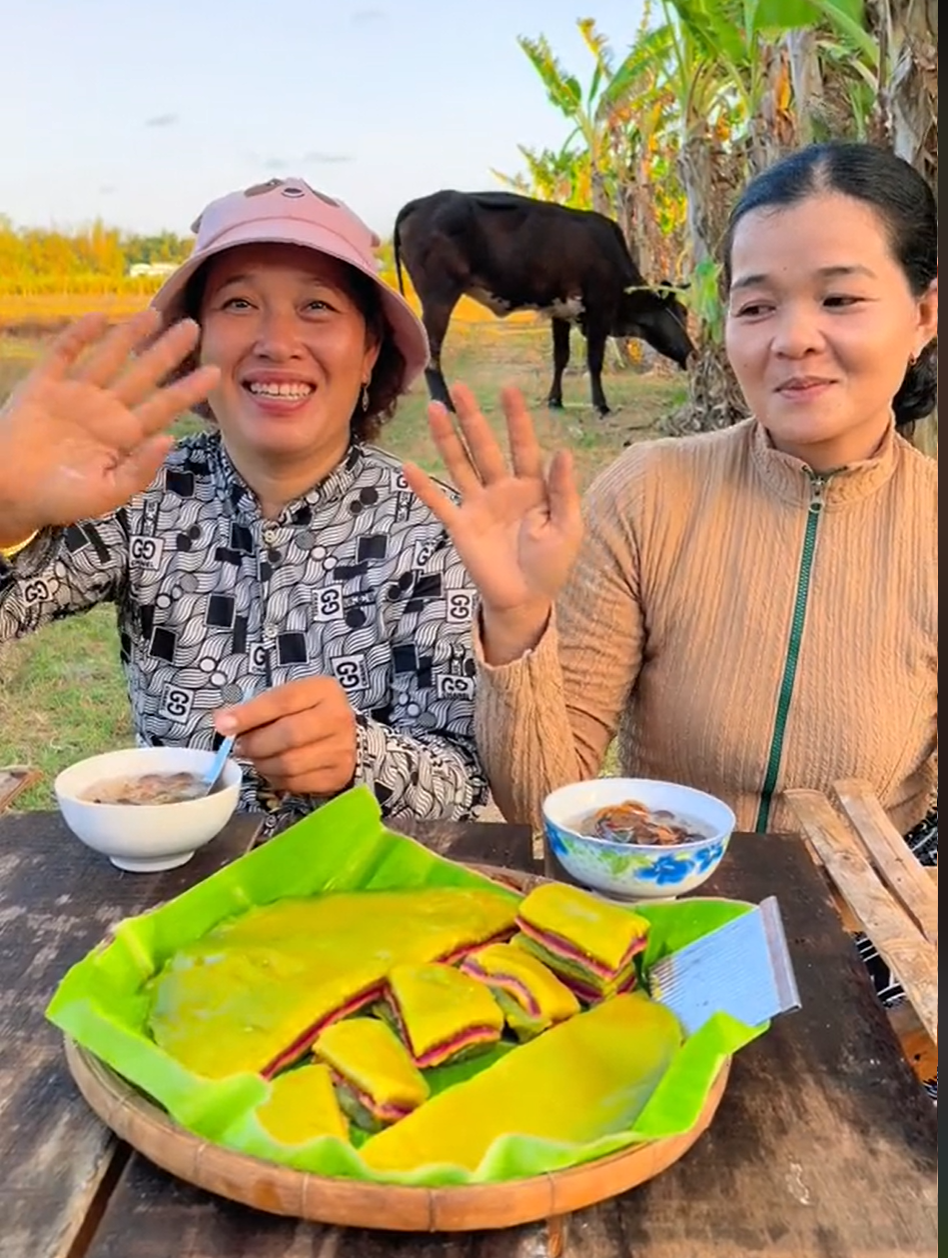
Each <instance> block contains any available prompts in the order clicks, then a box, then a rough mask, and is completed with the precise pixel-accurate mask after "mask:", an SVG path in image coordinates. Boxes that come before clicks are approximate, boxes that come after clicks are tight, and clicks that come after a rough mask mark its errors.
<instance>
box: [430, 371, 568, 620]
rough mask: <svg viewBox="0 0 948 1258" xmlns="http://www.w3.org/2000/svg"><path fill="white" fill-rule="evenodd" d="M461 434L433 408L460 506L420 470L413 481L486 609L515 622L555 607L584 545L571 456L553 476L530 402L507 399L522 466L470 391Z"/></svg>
mask: <svg viewBox="0 0 948 1258" xmlns="http://www.w3.org/2000/svg"><path fill="white" fill-rule="evenodd" d="M452 396H453V399H454V404H455V406H456V408H457V412H456V413H457V425H458V426H457V427H455V423H454V420H453V418H452V416H450V415H449V414H448V412H447V410H446V409H445V408H444V407H443V406H441V405H440V404H438V403H432V405H431V406H430V407H429V410H428V415H429V422H430V426H431V433H432V436H433V438H434V441H435V444H436V445H437V447H438V450H439V452H440V454H441V457H442V459H443V460H444V464H445V467H446V469H447V471H448V473H449V475H450V477H451V479H452V481H453V482H454V485H455V486H456V487H457V489H458V491H459V493H460V495H461V502H460V505H456V504H455V503H454V502H452V501H450V499H448V498H447V497H446V496H445V494H444V493H443V492H442V490H441V489H440V488H439V487H438V486H437V485H436V484H435V482H434V481H433V480H432V479H431V478H430V477H429V476H427V475H425V473H424V472H423V471H421V469H420V468H418V467H416V466H415V465H413V464H408V465H406V467H405V477H406V479H407V480H408V483H409V485H410V486H411V488H412V489H413V490H414V491H415V493H416V494H417V495H418V497H419V498H421V500H422V501H423V502H424V503H425V504H426V505H427V506H428V507H429V508H430V509H431V510H432V511H433V512H434V514H435V515H436V516H437V517H438V519H439V520H441V522H442V523H443V524H444V526H445V528H446V529H447V530H448V533H449V534H450V536H451V539H452V540H453V542H454V544H455V546H456V548H457V551H458V554H459V555H460V556H461V559H462V560H463V562H464V565H465V567H466V568H467V570H468V572H469V573H470V576H471V579H472V580H473V582H474V584H475V585H476V586H477V588H478V591H479V592H480V595H481V600H482V602H483V604H484V606H485V608H489V609H490V610H491V611H492V612H495V613H499V614H506V613H509V612H515V611H518V610H520V609H521V608H525V607H530V606H537V605H543V604H548V603H550V602H552V601H553V600H554V599H555V598H556V596H557V594H558V593H559V591H560V589H561V588H562V586H563V584H564V583H565V581H566V577H567V575H568V574H569V570H570V568H571V566H572V564H573V561H574V560H575V558H576V555H577V553H578V550H579V545H580V541H581V539H582V519H581V513H580V502H579V494H578V492H577V490H576V486H575V483H574V480H573V473H572V466H571V461H570V458H569V455H568V454H566V453H560V454H557V455H556V456H555V457H554V458H553V461H552V462H551V464H550V467H549V470H548V471H544V467H543V455H542V451H541V450H540V445H539V442H538V441H537V438H536V433H535V432H534V428H533V423H532V421H531V419H530V416H529V414H528V413H527V410H526V407H525V406H524V402H523V398H522V396H521V395H520V393H519V392H518V391H517V390H515V389H505V390H504V391H503V393H502V395H501V400H502V404H503V408H504V413H505V415H506V418H507V432H508V437H509V443H510V454H511V464H512V466H511V467H510V468H508V466H507V462H506V460H505V459H504V455H503V453H502V451H501V449H500V445H499V444H498V442H497V439H496V437H495V436H494V434H493V432H492V431H491V428H490V425H489V424H488V423H487V420H486V419H485V418H484V416H483V415H482V414H481V412H480V410H479V409H478V406H477V403H476V401H475V400H474V397H473V395H472V394H471V392H470V390H469V389H467V388H465V387H464V386H463V385H459V386H458V387H457V388H456V389H454V390H453V391H452Z"/></svg>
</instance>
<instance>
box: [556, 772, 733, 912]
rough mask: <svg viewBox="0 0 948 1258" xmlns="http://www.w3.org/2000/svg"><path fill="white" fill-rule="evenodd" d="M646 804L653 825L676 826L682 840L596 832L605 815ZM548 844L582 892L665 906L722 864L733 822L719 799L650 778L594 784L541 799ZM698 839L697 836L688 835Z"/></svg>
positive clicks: (579, 784)
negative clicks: (617, 836) (600, 816)
mask: <svg viewBox="0 0 948 1258" xmlns="http://www.w3.org/2000/svg"><path fill="white" fill-rule="evenodd" d="M632 802H634V803H637V804H639V805H643V806H644V808H645V809H647V810H648V814H649V821H653V820H654V821H655V823H656V824H661V823H664V824H666V825H668V826H672V825H674V826H679V827H680V828H681V829H682V830H683V831H684V834H685V838H684V840H678V841H675V842H664V843H655V844H651V843H640V842H628V841H621V840H620V841H615V840H610V839H608V838H602V837H598V836H597V835H596V834H595V833H594V825H595V819H596V815H597V814H598V813H599V812H600V810H601V809H607V808H608V809H611V808H616V807H618V806H621V805H625V804H629V803H632ZM542 811H543V831H544V836H545V839H546V843H547V845H548V847H549V849H550V851H551V852H552V853H553V855H554V856H555V857H556V859H557V860H558V861H559V863H560V864H561V865H562V866H563V868H564V869H565V870H566V872H567V873H568V874H571V875H572V877H573V878H574V879H575V880H576V881H577V882H578V883H579V884H580V885H581V886H583V887H587V888H589V889H591V890H594V891H599V892H602V893H604V894H605V895H607V896H610V897H613V898H615V899H621V900H668V899H675V898H676V897H678V896H680V895H687V894H688V892H690V891H694V890H695V888H696V887H700V886H701V884H702V883H703V882H705V881H706V880H707V879H708V878H710V876H711V875H712V874H713V873H714V871H715V870H716V869H717V867H718V865H720V863H721V861H722V860H723V859H724V853H725V852H726V851H727V846H728V842H729V841H730V838H731V834H732V833H733V831H734V826H735V824H736V819H735V816H734V813H733V812H732V811H731V809H730V808H729V807H728V806H727V804H725V803H724V802H723V800H720V799H717V798H716V797H715V796H714V795H708V794H707V793H706V792H704V791H699V790H696V789H695V788H694V787H691V786H682V785H680V784H679V783H676V782H659V781H656V780H654V779H651V778H595V779H593V780H592V781H589V782H575V783H573V784H571V785H570V786H562V787H560V789H559V790H556V791H553V792H552V793H551V794H550V795H548V796H547V797H546V799H545V800H544V801H543V810H542ZM692 835H693V836H694V837H693V838H692V837H691V836H692Z"/></svg>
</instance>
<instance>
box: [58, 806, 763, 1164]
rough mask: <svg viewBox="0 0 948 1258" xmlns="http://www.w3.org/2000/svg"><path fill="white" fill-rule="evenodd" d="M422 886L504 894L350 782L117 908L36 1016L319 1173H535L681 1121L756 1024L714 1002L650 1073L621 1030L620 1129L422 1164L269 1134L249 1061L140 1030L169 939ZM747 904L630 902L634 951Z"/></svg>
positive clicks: (464, 1066) (169, 951) (153, 1088)
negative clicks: (406, 829) (469, 1162)
mask: <svg viewBox="0 0 948 1258" xmlns="http://www.w3.org/2000/svg"><path fill="white" fill-rule="evenodd" d="M431 887H477V888H481V889H491V890H492V891H493V892H494V893H495V894H497V895H499V896H506V897H508V898H512V899H516V898H517V897H516V895H515V893H513V892H511V891H509V890H508V889H506V888H504V887H500V886H498V885H497V884H495V883H492V882H490V881H489V880H488V879H485V878H483V877H482V876H481V875H479V874H477V873H475V872H473V871H472V870H469V869H466V868H464V867H463V866H461V865H458V864H456V863H454V862H452V861H449V860H446V859H444V858H442V857H439V856H437V855H435V854H434V853H433V852H430V851H428V850H427V849H426V848H424V847H423V846H422V845H421V844H419V843H417V842H415V841H414V840H412V839H409V838H406V837H404V836H403V835H399V834H395V833H393V832H392V831H390V830H388V829H386V827H385V826H384V824H383V822H382V819H381V814H380V811H379V808H378V804H377V803H376V800H375V798H374V796H373V795H372V793H371V792H370V791H369V790H368V789H367V788H365V787H356V788H354V789H353V790H351V791H348V792H346V793H345V794H344V795H341V796H339V797H338V798H337V799H335V800H333V801H331V802H330V803H328V804H326V805H324V806H323V807H322V808H320V809H319V810H318V811H317V812H314V813H313V814H311V815H310V816H309V817H306V818H305V819H304V820H302V821H300V822H298V823H297V824H296V825H294V826H293V827H291V828H290V829H288V830H286V831H285V832H284V833H283V834H281V835H279V836H277V837H276V838H274V839H272V840H271V841H270V842H269V843H267V844H265V845H263V846H261V847H259V848H257V849H256V850H254V851H253V852H250V853H248V854H246V855H245V856H243V857H241V858H240V859H238V860H236V861H234V862H233V863H232V864H231V865H228V866H227V867H226V868H224V869H222V870H219V871H218V872H217V873H215V874H212V875H211V876H210V877H209V878H206V879H205V880H204V881H203V882H200V883H198V884H197V885H196V886H194V887H192V888H190V889H189V890H188V891H185V892H184V893H183V894H181V895H179V896H177V897H176V898H175V899H173V900H171V901H169V902H168V903H166V904H164V905H162V906H161V907H160V908H157V909H155V910H153V911H151V912H149V913H145V914H142V915H140V916H137V917H132V918H128V919H126V920H125V921H122V922H120V923H119V924H118V925H117V926H116V927H115V929H114V931H113V932H112V938H111V940H108V941H105V942H103V943H102V944H100V945H99V946H98V947H97V948H95V949H93V951H92V952H90V953H89V954H88V955H87V956H86V957H84V958H83V959H82V960H81V961H79V962H78V963H77V964H76V965H74V966H72V968H71V969H70V970H69V971H68V972H67V973H66V975H65V976H64V977H63V979H62V981H61V982H60V984H59V986H58V987H57V989H56V992H55V993H54V995H53V998H52V1000H51V1001H50V1003H49V1006H48V1008H47V1010H46V1016H47V1017H48V1018H49V1020H50V1021H51V1022H52V1023H54V1025H56V1026H57V1027H59V1028H60V1029H61V1030H62V1031H64V1032H65V1033H66V1034H67V1035H69V1036H70V1037H71V1038H72V1039H73V1040H74V1041H75V1042H76V1043H78V1044H80V1045H82V1046H83V1047H84V1048H86V1049H88V1050H89V1051H90V1052H91V1053H93V1054H95V1055H96V1056H97V1057H98V1058H100V1059H101V1060H102V1061H103V1062H105V1063H106V1064H108V1065H109V1066H111V1067H112V1069H113V1070H115V1071H116V1072H117V1073H118V1074H120V1075H121V1076H122V1077H123V1078H125V1079H127V1080H128V1081H129V1082H130V1083H132V1084H133V1085H135V1086H136V1087H137V1088H139V1089H140V1090H141V1091H143V1092H144V1093H145V1094H146V1095H148V1096H150V1097H151V1098H152V1099H153V1100H154V1101H155V1102H156V1103H157V1104H159V1105H160V1106H162V1107H163V1108H164V1109H165V1110H166V1111H167V1113H168V1114H169V1115H170V1116H171V1117H172V1118H173V1119H174V1120H175V1121H177V1122H178V1123H179V1124H181V1125H182V1126H183V1127H185V1128H187V1129H188V1130H190V1131H192V1132H194V1133H195V1134H196V1135H198V1136H200V1137H202V1138H203V1139H206V1140H210V1141H214V1142H217V1143H219V1144H222V1145H225V1146H227V1147H229V1148H231V1149H234V1150H237V1151H239V1152H242V1153H246V1154H250V1155H253V1156H256V1157H260V1158H264V1159H267V1160H269V1161H273V1162H278V1163H281V1164H283V1165H287V1166H291V1167H294V1168H296V1169H298V1170H304V1171H309V1172H312V1173H315V1174H319V1175H326V1176H336V1177H340V1176H341V1177H345V1178H351V1179H357V1180H366V1181H368V1180H371V1181H376V1182H398V1183H406V1184H419V1185H428V1186H437V1185H446V1184H464V1183H484V1182H491V1181H499V1180H509V1179H517V1178H522V1177H525V1176H529V1175H538V1174H541V1173H543V1172H546V1171H552V1170H557V1169H561V1168H563V1167H567V1166H575V1165H579V1164H580V1163H584V1162H589V1161H591V1160H593V1159H596V1158H599V1157H603V1156H605V1155H607V1154H610V1153H614V1152H616V1151H618V1150H620V1149H623V1148H627V1147H629V1146H631V1145H633V1144H636V1143H639V1142H642V1141H645V1140H653V1139H658V1138H661V1137H664V1136H674V1135H678V1134H681V1133H683V1132H685V1131H688V1130H689V1129H690V1128H691V1127H692V1126H693V1125H694V1123H695V1121H696V1120H697V1118H698V1115H699V1114H700V1112H701V1110H702V1107H703V1105H704V1103H705V1100H706V1098H707V1095H708V1092H709V1090H710V1088H711V1085H712V1083H713V1082H714V1079H715V1078H716V1076H717V1073H718V1071H719V1069H720V1067H721V1065H722V1063H723V1062H724V1060H725V1058H726V1057H728V1056H730V1055H731V1054H733V1053H734V1052H736V1051H737V1050H738V1049H740V1048H741V1047H743V1046H744V1045H745V1044H747V1043H749V1042H750V1041H751V1040H753V1039H754V1038H756V1037H757V1036H758V1035H760V1034H761V1033H762V1032H763V1031H765V1030H766V1024H765V1025H762V1026H758V1027H749V1026H745V1025H743V1024H742V1023H739V1022H736V1021H735V1020H734V1019H732V1018H730V1017H727V1016H726V1015H723V1014H718V1015H716V1016H715V1017H713V1018H712V1019H711V1020H710V1021H709V1022H707V1023H706V1024H705V1025H704V1026H703V1027H702V1028H701V1030H700V1031H699V1032H698V1033H697V1034H696V1035H694V1036H692V1037H691V1038H689V1039H687V1040H686V1041H685V1042H684V1043H682V1044H681V1045H680V1046H678V1047H677V1048H676V1049H675V1050H674V1051H673V1052H672V1053H671V1056H670V1060H669V1062H668V1066H667V1069H665V1071H664V1073H663V1074H661V1076H660V1078H658V1080H657V1083H656V1080H655V1078H654V1076H651V1077H649V1078H648V1079H647V1080H646V1079H645V1076H644V1074H643V1076H642V1077H640V1078H636V1076H635V1068H634V1066H635V1051H636V1050H635V1045H634V1043H630V1045H629V1053H630V1058H631V1060H632V1064H631V1065H630V1087H632V1088H635V1087H637V1088H638V1093H637V1095H636V1097H635V1098H632V1100H633V1101H634V1104H633V1103H632V1102H631V1101H630V1107H629V1108H627V1110H626V1114H627V1115H632V1116H633V1117H632V1118H631V1120H630V1121H629V1122H628V1125H627V1126H625V1127H623V1129H622V1130H619V1131H611V1132H609V1133H608V1134H605V1135H602V1136H601V1137H599V1138H597V1139H594V1140H585V1141H581V1142H578V1141H571V1140H569V1139H568V1138H564V1139H563V1140H550V1139H543V1140H541V1139H535V1138H531V1137H527V1136H524V1135H522V1134H518V1133H516V1132H511V1133H509V1134H504V1135H502V1136H500V1137H499V1138H498V1139H496V1140H495V1141H494V1142H493V1144H492V1145H491V1146H490V1147H489V1148H488V1150H487V1152H486V1153H485V1155H484V1157H483V1159H482V1160H481V1162H480V1163H479V1165H478V1166H477V1168H476V1169H475V1170H473V1171H472V1170H471V1169H470V1168H465V1167H461V1166H450V1165H435V1164H431V1165H427V1166H420V1167H417V1168H414V1169H413V1170H411V1171H401V1172H387V1173H385V1174H381V1173H379V1172H376V1171H375V1170H373V1169H372V1168H370V1167H369V1166H368V1165H367V1164H366V1163H365V1162H364V1161H363V1159H362V1157H361V1155H360V1152H359V1147H358V1145H359V1144H360V1141H359V1140H358V1139H356V1140H354V1141H353V1143H346V1142H344V1141H341V1140H340V1139H338V1138H337V1137H335V1136H319V1137H317V1138H316V1139H314V1140H310V1141H308V1142H307V1143H304V1144H299V1145H293V1146H289V1145H283V1144H280V1143H278V1142H277V1141H275V1140H274V1139H273V1137H272V1136H271V1135H270V1134H269V1133H268V1132H267V1131H266V1130H265V1129H264V1127H263V1126H262V1125H261V1123H260V1122H259V1121H258V1119H257V1116H256V1112H255V1111H256V1109H257V1108H258V1107H259V1106H260V1105H261V1104H262V1103H263V1102H264V1101H266V1100H267V1099H268V1097H269V1095H270V1086H271V1085H270V1084H269V1083H268V1082H266V1081H265V1080H264V1079H263V1078H261V1077H259V1076H257V1075H252V1074H238V1075H231V1076H229V1077H225V1078H223V1079H208V1078H205V1077H202V1076H199V1075H197V1074H195V1073H193V1072H191V1071H190V1070H188V1069H187V1068H185V1067H184V1066H183V1065H182V1064H180V1063H179V1062H177V1061H176V1060H175V1059H174V1058H173V1057H172V1056H170V1055H169V1054H168V1053H166V1052H164V1051H163V1050H162V1049H161V1048H159V1047H158V1045H157V1044H156V1043H155V1042H154V1040H153V1039H152V1038H151V1037H150V1035H149V1033H148V1030H147V1025H148V1014H149V995H148V989H147V985H148V982H149V980H151V979H152V978H153V977H154V975H155V974H157V973H158V971H159V970H160V969H161V967H162V966H163V965H164V964H165V963H166V962H167V961H168V960H169V959H170V958H171V957H172V956H173V955H174V954H175V953H176V952H177V951H178V950H180V949H181V948H183V947H186V946H187V945H189V944H193V943H195V942H197V941H198V940H199V939H201V938H202V937H203V936H204V935H205V934H206V933H207V932H208V931H210V930H212V929H213V928H214V927H215V926H217V925H219V924H220V923H222V922H224V921H226V920H228V919H230V918H233V917H234V916H235V915H238V914H240V913H243V912H246V911H247V910H249V909H252V908H254V907H257V906H263V905H266V904H270V903H273V902H274V901H276V900H279V899H282V898H285V897H288V896H294V897H298V896H308V895H318V894H320V893H321V892H327V891H360V890H364V891H373V890H394V889H418V888H431ZM749 907H750V906H748V905H746V904H741V903H739V902H735V901H728V900H710V899H709V900H699V899H695V900H691V901H687V900H686V901H683V902H681V903H665V904H655V905H645V906H638V907H637V908H636V912H639V913H641V914H642V916H644V917H647V918H648V919H649V921H650V923H651V930H650V937H649V945H648V949H647V951H646V953H645V954H644V965H645V968H646V971H647V968H648V966H649V965H650V964H653V963H654V962H655V961H656V960H658V959H659V958H660V957H661V956H662V955H665V954H666V953H668V952H671V951H675V950H676V949H678V948H680V947H682V946H684V945H685V944H687V943H690V942H691V941H692V940H694V939H697V938H700V937H701V936H703V935H705V934H708V933H710V932H711V931H713V930H715V929H717V927H719V926H721V925H723V924H724V923H725V922H727V921H730V920H731V919H733V918H734V917H736V916H738V915H739V914H741V913H744V912H746V911H747V910H748V908H749ZM579 1016H582V1015H579ZM510 1051H513V1052H516V1051H518V1050H517V1048H516V1047H513V1046H509V1045H500V1046H498V1047H497V1048H496V1049H494V1050H492V1051H491V1052H488V1053H486V1054H484V1055H482V1056H480V1057H475V1058H471V1059H470V1060H469V1061H465V1062H460V1063H457V1064H455V1065H449V1066H446V1067H442V1068H441V1069H440V1070H437V1071H432V1072H430V1077H429V1083H430V1085H431V1091H432V1094H433V1095H437V1094H438V1092H440V1091H442V1090H443V1089H444V1088H446V1087H450V1086H458V1085H463V1083H464V1081H465V1080H467V1079H471V1078H473V1077H474V1076H475V1075H477V1074H478V1073H479V1072H481V1071H483V1070H486V1069H489V1068H490V1066H491V1065H492V1064H493V1063H494V1062H497V1061H499V1060H501V1059H502V1058H503V1056H504V1055H505V1054H506V1053H507V1052H510Z"/></svg>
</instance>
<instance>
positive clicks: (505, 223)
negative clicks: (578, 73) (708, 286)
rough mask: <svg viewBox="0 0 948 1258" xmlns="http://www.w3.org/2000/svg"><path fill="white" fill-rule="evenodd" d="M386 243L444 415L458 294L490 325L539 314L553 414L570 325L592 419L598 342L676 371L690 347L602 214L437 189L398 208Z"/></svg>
mask: <svg viewBox="0 0 948 1258" xmlns="http://www.w3.org/2000/svg"><path fill="white" fill-rule="evenodd" d="M393 244H394V250H395V268H396V271H397V274H398V284H399V288H401V290H402V292H404V282H403V278H402V264H403V263H404V267H405V270H406V271H407V272H408V274H409V276H410V277H411V282H412V284H413V285H414V287H415V292H416V293H417V294H418V298H419V300H420V301H421V306H422V319H423V320H424V324H425V328H426V329H427V332H428V339H429V341H430V343H431V363H430V366H429V367H428V369H427V371H426V372H425V375H426V378H427V381H428V391H429V393H430V394H431V397H432V398H433V399H434V400H435V401H439V402H444V403H445V405H447V406H449V407H450V406H451V401H450V398H449V396H448V390H447V386H446V384H445V380H444V376H443V375H442V373H441V347H442V344H443V343H444V337H445V333H446V332H447V330H448V323H449V321H450V319H451V312H452V311H453V309H454V307H455V306H456V305H457V303H458V301H459V300H460V298H461V297H462V296H463V295H465V294H466V295H467V296H469V297H471V298H473V299H474V300H475V301H477V302H479V303H480V304H481V305H482V306H486V308H487V309H488V310H490V311H491V312H492V313H493V314H495V315H500V316H501V317H503V316H504V315H508V314H510V313H511V312H512V311H514V310H537V311H539V312H541V313H542V314H546V315H549V316H550V318H551V320H552V325H553V383H552V384H551V386H550V394H549V399H548V405H549V406H551V407H561V406H562V405H563V371H564V369H565V368H566V364H567V363H568V362H569V331H570V324H573V323H575V324H577V325H578V326H579V328H580V329H581V331H582V333H583V335H584V336H585V338H586V359H587V363H588V366H589V378H590V384H591V387H592V401H593V405H594V406H595V407H596V409H597V410H598V411H599V412H600V414H602V415H605V414H608V411H609V404H608V402H607V401H606V395H605V393H604V392H603V388H602V364H603V357H604V355H605V348H606V338H607V337H608V336H615V337H623V338H631V337H639V338H641V339H642V340H644V341H647V342H648V344H649V345H651V346H653V347H654V348H655V349H656V350H657V351H658V352H659V353H660V354H664V356H665V357H666V358H670V359H671V360H672V361H673V362H675V363H677V364H678V365H679V366H680V367H684V366H685V364H686V362H687V359H688V356H689V355H690V354H691V353H692V352H693V350H694V346H693V345H692V343H691V341H690V339H689V337H688V332H687V329H686V312H685V309H684V307H683V306H682V304H681V302H680V301H679V300H678V299H677V297H676V294H675V291H674V289H673V288H672V286H671V285H670V284H668V283H667V282H664V283H663V284H662V286H661V288H662V289H663V290H664V291H657V290H656V289H654V288H651V287H649V286H648V285H647V284H646V282H645V280H644V279H643V278H642V276H641V275H640V274H639V271H638V268H637V267H636V265H635V263H634V262H633V261H632V258H631V256H630V254H629V250H628V248H627V246H626V243H625V240H624V238H623V236H622V232H621V231H620V230H619V227H618V226H617V224H616V223H614V222H613V221H612V220H611V219H609V218H606V217H605V216H604V215H602V214H596V213H593V212H592V211H589V210H571V209H567V208H566V207H565V206H562V205H554V204H551V203H550V202H548V201H536V200H534V199H532V198H531V197H523V196H518V195H515V194H514V193H510V192H473V193H471V192H454V191H450V190H446V191H442V192H434V193H432V194H431V195H430V196H426V197H419V198H418V199H417V200H414V201H409V202H408V204H407V205H404V206H402V208H401V209H400V210H399V212H398V216H397V218H396V220H395V231H394V237H393Z"/></svg>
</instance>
